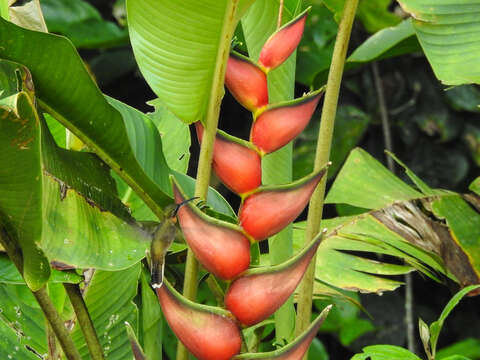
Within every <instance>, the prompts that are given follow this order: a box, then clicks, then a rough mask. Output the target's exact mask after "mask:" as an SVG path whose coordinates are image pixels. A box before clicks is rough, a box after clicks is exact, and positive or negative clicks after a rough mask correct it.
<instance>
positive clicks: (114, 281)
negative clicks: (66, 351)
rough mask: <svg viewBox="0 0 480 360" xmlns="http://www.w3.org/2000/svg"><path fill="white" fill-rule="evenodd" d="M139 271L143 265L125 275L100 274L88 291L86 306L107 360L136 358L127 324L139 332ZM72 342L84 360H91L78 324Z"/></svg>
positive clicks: (94, 277)
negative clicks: (133, 353) (127, 331)
mask: <svg viewBox="0 0 480 360" xmlns="http://www.w3.org/2000/svg"><path fill="white" fill-rule="evenodd" d="M140 270H141V264H136V265H134V266H132V267H130V268H128V269H125V270H122V271H115V272H111V271H100V270H99V271H96V272H95V274H94V275H93V278H92V280H91V282H90V284H89V285H88V287H87V290H86V294H85V303H86V305H87V308H88V312H89V314H90V317H91V319H92V321H93V325H94V326H95V330H96V331H97V334H98V337H99V341H100V344H101V345H102V348H103V351H104V354H105V358H106V359H107V360H123V359H125V360H131V359H132V358H133V356H132V349H131V347H130V342H129V341H128V337H127V334H126V332H125V322H128V323H129V324H131V325H132V326H133V327H134V328H135V329H136V328H137V324H138V309H137V306H136V305H135V304H134V303H133V301H132V300H133V298H134V297H135V296H136V294H137V287H138V280H139V277H140ZM72 338H73V341H74V342H75V345H76V346H77V348H78V350H79V352H80V355H81V356H82V359H90V355H89V353H88V348H87V345H86V343H85V339H84V338H83V335H82V332H81V330H80V327H79V326H78V324H77V325H76V326H75V328H74V329H73V332H72Z"/></svg>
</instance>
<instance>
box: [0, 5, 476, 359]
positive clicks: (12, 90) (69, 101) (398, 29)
mask: <svg viewBox="0 0 480 360" xmlns="http://www.w3.org/2000/svg"><path fill="white" fill-rule="evenodd" d="M389 3H390V2H389V1H380V0H378V1H376V2H375V4H376V5H378V6H377V7H376V6H375V5H373V6H372V5H371V4H370V3H367V2H366V1H360V2H359V1H358V0H346V1H331V0H328V1H327V0H325V1H323V2H322V4H319V3H317V2H313V9H310V8H308V7H306V6H304V4H302V2H301V1H298V0H286V1H278V0H222V1H218V0H204V1H201V2H200V3H199V2H197V1H190V0H188V1H182V2H173V1H167V0H155V1H154V0H128V1H127V2H126V13H127V24H128V37H127V30H126V29H125V28H123V27H122V25H121V24H119V25H117V24H114V23H112V22H107V21H104V20H102V18H101V16H100V14H99V13H98V12H97V11H96V10H95V9H94V8H93V7H92V6H90V5H88V3H86V2H84V1H81V0H76V1H71V2H68V4H67V3H66V2H62V1H54V0H49V1H47V0H43V1H41V2H40V1H38V0H32V1H27V2H18V3H17V2H15V1H7V0H1V1H0V10H1V13H0V14H1V17H2V18H0V84H1V87H0V143H1V144H2V149H3V150H4V151H3V152H2V154H1V155H0V244H1V245H2V247H3V248H2V254H1V257H0V261H1V264H0V283H1V284H0V291H1V292H2V296H1V300H0V309H1V310H2V311H1V313H0V330H1V334H2V338H3V339H5V346H2V347H0V355H1V356H2V358H22V359H36V358H38V357H42V356H43V354H45V353H48V358H50V359H57V358H60V357H62V356H64V357H66V358H67V359H82V358H91V359H104V358H108V359H131V358H132V355H133V356H134V357H135V358H136V359H151V360H156V359H161V358H162V357H163V356H165V355H166V356H167V357H169V358H173V357H174V356H176V358H177V359H179V360H182V359H187V358H188V356H189V355H188V353H189V352H190V353H192V354H193V355H194V356H195V357H196V358H198V359H231V358H234V359H267V358H268V359H301V358H303V357H304V356H305V354H306V353H307V351H308V348H309V346H310V344H311V343H312V341H314V339H315V336H316V333H317V331H318V329H319V327H320V325H321V324H322V322H323V321H324V320H325V318H326V316H327V314H328V313H329V311H330V309H331V306H326V307H325V308H324V309H320V310H321V311H320V313H319V314H318V315H316V316H315V320H314V321H313V322H312V321H311V319H312V301H313V299H314V298H323V299H325V298H326V299H329V302H333V299H341V300H342V301H347V302H351V303H353V304H356V305H357V306H359V304H358V302H357V301H356V300H355V299H353V298H352V297H349V296H348V295H346V294H345V292H344V290H350V291H351V290H355V291H360V292H373V293H382V292H385V291H393V290H395V289H396V288H398V287H399V286H400V285H401V282H400V281H398V280H396V279H392V278H390V276H396V275H404V274H408V273H410V272H411V271H413V270H418V271H419V272H421V273H423V274H425V275H426V276H428V277H430V278H432V279H434V280H436V281H439V282H442V281H446V279H448V281H453V282H456V283H458V284H459V285H460V286H461V287H465V289H464V290H462V291H461V292H460V293H459V295H457V296H456V297H454V299H453V300H452V301H453V303H452V304H451V305H449V306H447V308H448V309H451V308H452V307H453V306H454V305H455V304H456V303H457V302H458V301H459V299H460V297H461V296H463V295H465V294H466V293H468V292H469V293H470V295H475V294H476V293H477V292H478V288H473V287H468V286H469V285H471V284H476V283H478V282H479V274H480V267H479V258H480V254H479V249H480V244H479V239H480V233H479V231H480V230H479V229H480V215H479V213H478V211H479V208H480V201H479V195H480V191H479V178H477V179H476V180H474V181H473V182H472V183H471V185H470V190H471V193H469V194H461V193H457V192H453V191H447V190H439V189H433V188H431V187H430V186H428V185H427V184H426V183H425V182H424V181H422V180H421V179H420V178H419V177H418V176H417V175H415V174H414V173H413V172H412V171H411V170H410V169H409V168H408V167H407V166H406V165H405V164H403V163H402V162H401V161H400V160H398V159H397V158H396V157H395V155H393V154H391V153H389V156H390V159H391V160H389V161H391V162H392V164H393V161H396V162H397V163H398V165H399V166H400V167H401V168H403V169H404V170H405V178H408V179H409V180H410V182H411V183H412V185H408V184H406V183H405V182H404V181H402V180H400V179H399V178H398V177H396V176H395V175H394V174H393V173H392V172H390V171H389V170H387V169H386V168H385V167H383V165H381V164H380V163H379V162H378V161H377V160H375V159H374V158H373V157H372V156H371V155H369V154H368V153H367V152H365V151H364V150H361V149H358V148H357V149H353V150H352V151H350V150H351V149H352V148H353V147H354V146H355V144H356V142H357V141H358V140H359V138H360V136H361V133H363V131H364V130H362V129H364V128H365V126H366V125H365V124H366V123H368V120H367V121H365V120H362V121H363V122H362V121H360V122H361V123H359V125H358V126H359V127H358V128H359V129H360V130H358V133H357V134H356V137H354V138H353V139H351V140H350V142H349V143H348V144H346V145H345V144H342V145H341V146H340V148H341V147H342V146H343V148H342V149H341V152H336V149H338V148H339V146H338V144H337V143H336V142H335V141H337V142H338V141H340V140H338V139H339V137H335V140H334V122H335V118H336V115H337V108H338V97H339V92H340V85H341V80H342V75H343V70H344V66H345V65H346V66H347V67H348V68H349V69H355V67H359V66H361V65H362V64H364V63H368V62H372V61H374V60H378V59H381V58H386V57H392V56H398V55H400V54H404V53H408V52H412V51H418V50H419V49H420V46H421V49H423V51H424V52H425V54H426V56H427V58H428V60H429V62H430V64H431V65H432V67H433V69H434V71H435V74H436V76H437V77H438V78H439V79H440V80H441V81H442V82H444V83H445V84H447V85H459V84H463V83H472V82H473V83H477V82H478V66H477V64H476V63H475V61H474V58H475V57H474V55H475V54H477V53H478V51H479V48H478V44H476V43H475V42H470V41H467V40H468V39H467V37H466V35H465V33H466V29H468V28H469V26H471V27H472V28H475V27H476V26H477V23H476V20H475V14H473V15H471V16H470V15H465V14H467V13H469V12H470V11H472V12H473V13H474V12H475V11H477V10H478V9H477V8H478V7H479V5H478V4H477V0H469V1H463V2H459V1H456V0H442V1H439V2H438V4H437V5H435V6H433V5H432V6H426V3H427V2H426V1H423V0H408V1H407V0H402V1H400V3H401V5H402V7H403V9H404V10H405V11H406V12H408V13H411V14H412V15H413V16H412V17H413V19H412V20H410V19H409V20H404V21H403V22H401V21H400V19H399V18H398V17H396V16H394V15H393V14H391V13H390V12H389V11H388V10H387V6H388V4H389ZM454 5H455V6H454ZM118 6H119V7H118V8H121V4H119V5H118ZM456 6H458V7H459V10H458V11H457V10H455V9H456ZM304 8H305V10H303V9H304ZM327 9H328V10H327ZM309 11H311V12H313V14H314V16H311V18H312V21H311V22H310V23H309V20H308V19H309V17H308V12H309ZM330 11H331V12H330ZM120 13H121V11H120ZM319 14H320V15H319ZM375 14H377V15H378V14H381V15H382V16H381V17H380V18H381V19H382V21H383V22H380V21H375V16H377V15H375ZM356 15H358V18H359V20H360V21H361V22H362V23H363V24H364V26H365V28H366V29H367V31H369V32H375V34H374V35H372V37H371V38H369V39H367V40H366V41H365V42H364V43H363V44H361V45H360V46H359V47H358V48H357V49H356V50H355V51H354V52H353V53H352V54H351V55H350V57H348V58H347V56H346V55H347V50H348V47H349V46H348V45H349V41H350V34H351V31H352V26H353V23H354V19H355V16H356ZM319 16H321V17H320V18H322V17H324V18H325V19H330V20H331V21H330V22H328V21H327V22H326V25H325V26H323V25H322V24H318V18H319ZM118 18H119V19H120V18H121V15H118ZM67 19H71V20H68V21H67ZM335 21H338V22H339V26H338V31H337V26H336V24H335ZM312 24H313V25H312ZM452 24H453V25H452ZM387 26H392V27H391V28H387V29H385V27H387ZM305 28H306V29H307V30H306V31H307V33H306V36H305V37H304V40H303V44H308V41H312V39H314V40H313V41H315V39H316V38H317V39H318V37H315V36H313V35H311V34H312V31H314V30H312V29H317V30H318V29H321V30H319V31H321V32H322V34H323V35H325V34H327V35H328V36H326V37H324V39H326V38H329V40H328V41H327V40H323V45H324V47H323V48H320V49H316V48H315V47H314V46H313V45H312V46H310V47H306V46H302V45H301V44H302V43H301V38H302V34H303V33H304V32H305ZM48 31H50V33H49V32H48ZM315 31H316V30H315ZM52 32H55V33H61V34H63V35H65V36H67V37H68V39H67V38H66V37H63V36H58V35H54V34H52ZM447 33H448V34H447ZM446 34H447V35H446ZM310 36H312V37H311V38H310ZM333 38H335V41H333ZM69 39H70V40H69ZM127 39H129V40H130V42H131V45H132V48H133V52H134V55H135V59H136V62H137V64H138V67H139V69H140V71H141V73H142V74H143V76H144V78H145V80H146V82H147V83H148V84H149V86H150V87H151V89H152V90H153V91H154V93H155V94H156V96H157V97H158V99H155V100H153V101H152V102H151V103H150V104H151V105H152V106H153V107H154V108H155V111H154V112H153V113H150V114H145V113H143V112H140V111H139V110H137V109H135V108H133V107H130V106H128V105H126V104H125V103H123V102H120V101H118V100H116V99H113V98H111V97H108V96H106V95H104V94H103V93H102V92H101V91H100V89H99V87H98V86H97V83H96V79H95V77H94V76H92V74H91V72H90V71H89V69H88V68H87V67H86V66H85V64H84V62H83V60H82V58H81V57H80V56H79V54H78V52H77V48H79V49H81V48H89V49H91V48H102V49H106V48H111V47H114V46H117V45H118V44H125V43H126V42H127V41H128V40H127ZM232 39H234V41H232ZM235 39H236V40H235ZM416 39H418V41H417V40H416ZM299 44H300V47H299ZM439 44H440V45H439ZM447 44H448V45H452V46H444V45H447ZM317 45H318V44H316V45H315V46H317ZM453 45H455V46H453ZM297 48H298V49H299V51H298V53H299V54H300V55H301V56H300V59H303V61H304V60H305V59H307V58H308V56H309V55H310V56H311V55H312V54H313V55H315V54H314V51H318V50H321V51H323V54H327V57H326V58H327V60H328V61H324V60H322V61H320V63H316V62H314V65H311V64H309V66H305V67H302V66H299V69H298V70H299V71H297V78H298V79H299V80H300V81H302V82H303V83H304V84H306V85H308V86H310V88H311V90H312V91H310V92H308V93H306V94H303V96H301V97H299V98H297V99H293V98H294V82H295V66H296V58H295V54H296V53H297ZM312 49H313V50H312ZM315 49H316V50H315ZM309 52H310V53H309ZM464 53H472V54H473V55H472V56H461V55H462V54H464ZM302 54H303V55H302ZM445 57H446V59H447V61H445ZM330 59H331V64H330ZM317 61H318V60H317ZM327 71H328V75H327ZM325 81H326V86H325V87H324V86H323V85H324V83H325ZM224 83H225V85H226V87H227V89H228V91H229V93H231V94H232V95H233V97H234V98H235V99H236V100H237V101H238V103H240V104H241V106H243V107H244V108H245V109H246V110H248V111H249V112H251V117H252V120H253V122H252V125H251V128H250V136H249V140H248V141H247V140H243V139H241V138H239V137H235V136H232V135H230V134H228V133H226V132H224V131H221V130H218V121H219V114H220V106H221V103H222V98H223V96H224V93H225V90H224ZM323 91H325V95H324V99H323V105H322V106H323V108H322V111H321V120H320V126H319V128H318V136H315V139H316V145H315V147H316V150H315V153H316V155H315V158H314V159H311V163H309V168H308V170H305V169H301V170H300V172H301V173H302V176H295V178H296V179H295V181H294V178H293V176H292V164H293V163H292V161H293V160H292V159H293V158H294V157H296V156H299V155H300V156H301V152H300V151H299V149H298V147H297V148H296V149H295V151H294V147H293V140H294V139H296V138H299V137H301V136H302V132H303V131H304V130H305V129H306V128H307V132H308V129H309V128H310V126H312V125H314V124H310V125H309V122H311V121H310V120H311V118H312V117H315V109H316V106H317V104H318V103H319V102H320V97H321V94H322V93H323ZM456 99H458V98H456ZM463 106H465V105H463ZM352 113H353V114H354V115H355V114H356V113H355V111H352V110H351V109H350V110H347V111H346V116H345V115H344V114H345V113H344V112H343V110H342V108H340V110H339V111H338V114H339V117H340V118H341V117H342V116H344V118H348V117H349V116H350V115H352ZM357 115H358V114H357ZM353 117H354V118H355V116H353ZM357 117H358V116H357ZM337 121H339V120H338V119H337ZM418 121H419V122H421V120H418ZM192 123H195V132H196V134H197V138H198V140H199V143H200V146H201V148H200V155H199V162H198V168H197V174H196V176H195V177H190V176H188V175H187V168H188V162H189V158H190V150H189V147H190V133H189V128H188V124H192ZM311 123H313V121H312V122H311ZM341 124H342V123H341V122H340V124H339V125H340V127H339V128H340V129H348V126H349V125H348V123H347V125H346V126H345V127H342V126H341ZM344 124H345V123H344ZM337 129H338V128H337ZM336 131H338V130H336ZM445 133H447V131H446V132H445ZM299 143H301V142H299ZM332 147H333V148H334V156H333V158H334V159H336V160H337V163H336V164H335V163H334V164H333V168H331V169H330V170H328V167H329V166H330V152H331V149H332ZM349 152H350V154H349V155H348V157H347V154H348V153H349ZM345 158H346V160H345V163H344V165H343V167H342V168H341V170H340V164H341V163H342V162H343V160H344V159H345ZM303 164H305V162H303ZM312 168H313V169H312ZM211 169H213V170H214V172H215V174H216V176H217V177H218V179H220V181H221V182H223V184H224V185H225V186H226V188H228V189H229V190H230V191H231V192H233V193H234V194H236V195H238V197H239V198H240V208H239V211H238V213H235V212H234V211H233V210H232V207H231V205H230V204H229V202H228V201H227V200H225V198H224V197H223V196H222V195H221V194H220V193H219V192H217V191H216V190H215V189H214V188H212V187H210V186H209V184H210V178H211ZM337 171H338V175H337V176H336V178H335V180H334V182H333V185H332V186H331V188H330V191H329V193H328V196H327V197H326V198H325V199H324V197H325V196H324V195H325V190H326V182H327V176H326V175H327V172H329V174H330V176H331V175H333V174H335V173H336V172H337ZM296 173H297V174H298V172H296ZM309 202H310V205H309V208H308V218H307V220H306V221H300V222H296V223H293V221H294V220H296V219H297V218H298V216H299V215H300V214H301V213H302V211H303V210H304V208H305V207H306V206H307V204H308V203H309ZM324 202H325V203H333V204H337V206H338V209H339V213H341V212H342V210H341V209H342V206H343V209H344V210H343V211H344V212H343V215H345V216H339V217H335V218H332V219H322V212H323V204H324ZM345 209H346V210H345ZM346 212H348V213H346ZM347 215H348V216H347ZM177 219H178V223H179V227H176V225H175V223H176V220H177ZM321 229H322V230H321ZM323 229H324V230H323ZM180 230H181V231H180ZM267 238H268V241H264V240H266V239H267ZM164 271H165V275H164V274H163V272H164ZM302 279H303V280H302ZM301 281H302V283H301V285H300V287H299V288H298V289H297V286H298V285H299V283H300V282H301ZM296 289H297V290H296ZM180 290H181V291H180ZM181 292H182V293H181ZM32 295H33V296H32ZM295 303H296V307H295V306H294V304H295ZM446 315H448V313H445V314H442V316H441V320H440V321H439V322H438V323H434V324H432V325H431V326H430V328H429V329H428V331H427V330H426V329H427V327H426V325H424V324H423V325H421V326H420V330H421V331H420V333H421V337H422V340H423V341H424V344H425V349H426V352H427V355H428V356H429V359H434V358H435V353H436V344H437V340H438V334H439V331H440V328H441V323H442V322H443V319H444V318H445V317H446ZM165 320H166V322H167V323H168V325H169V328H167V327H166V326H165ZM170 329H171V331H173V333H174V334H175V336H176V337H177V338H178V339H179V340H180V342H179V344H178V347H177V349H176V350H175V347H174V346H172V345H171V343H172V342H171V341H170V339H171V338H170V337H171V336H172V333H171V332H170ZM271 333H274V336H275V343H274V344H272V341H271V340H270V339H269V338H268V337H269V336H270V334H271ZM427 335H428V336H427ZM182 344H183V345H182ZM372 349H373V350H372ZM382 349H383V350H385V348H382ZM382 349H381V350H382ZM370 350H372V351H377V350H378V348H374V347H372V348H366V349H365V354H362V355H356V356H355V357H354V358H362V357H361V356H364V358H365V357H368V356H370V357H372V356H377V355H375V354H373V353H372V351H370ZM383 350H382V351H383ZM175 351H176V355H175ZM395 351H404V352H405V353H406V350H398V349H396V350H395ZM62 353H63V354H62ZM409 354H411V353H409ZM359 356H360V357H359ZM382 356H383V355H382ZM408 356H416V355H413V354H411V355H408ZM412 358H413V357H412ZM415 358H416V357H415Z"/></svg>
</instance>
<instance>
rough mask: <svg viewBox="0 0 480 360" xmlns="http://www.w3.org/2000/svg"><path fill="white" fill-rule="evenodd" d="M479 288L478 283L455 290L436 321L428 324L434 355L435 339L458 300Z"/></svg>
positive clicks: (433, 353) (436, 339)
mask: <svg viewBox="0 0 480 360" xmlns="http://www.w3.org/2000/svg"><path fill="white" fill-rule="evenodd" d="M479 288H480V285H471V286H467V287H466V288H464V289H462V290H460V291H459V292H457V293H456V294H455V295H454V296H453V297H452V298H451V299H450V301H449V302H448V304H447V305H445V308H444V309H443V311H442V313H441V314H440V317H439V318H438V320H437V321H434V322H433V323H431V324H430V334H431V338H430V344H431V347H432V355H433V356H434V357H435V353H436V348H437V341H438V337H439V336H440V331H441V330H442V327H443V324H444V322H445V320H446V318H447V317H448V315H450V313H451V312H452V310H453V309H454V308H455V306H457V305H458V303H459V302H460V300H462V298H463V297H464V296H465V295H467V294H468V293H470V292H473V291H474V290H478V289H479Z"/></svg>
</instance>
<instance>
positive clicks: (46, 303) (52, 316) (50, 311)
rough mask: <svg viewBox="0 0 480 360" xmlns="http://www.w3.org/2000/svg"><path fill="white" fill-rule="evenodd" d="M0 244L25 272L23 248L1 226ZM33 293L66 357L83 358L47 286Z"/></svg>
mask: <svg viewBox="0 0 480 360" xmlns="http://www.w3.org/2000/svg"><path fill="white" fill-rule="evenodd" d="M0 244H1V245H2V246H3V248H4V249H5V251H6V252H7V255H8V257H9V258H10V260H12V262H13V264H14V265H15V267H16V268H17V269H18V272H19V273H20V274H23V258H22V250H21V249H20V247H18V245H17V244H16V243H15V242H13V241H12V240H11V239H10V238H9V236H8V235H7V233H6V232H5V231H4V230H3V229H2V228H1V227H0ZM32 294H33V296H34V297H35V299H36V300H37V302H38V304H39V305H40V308H41V309H42V311H43V314H44V315H45V317H46V319H47V321H48V322H49V324H50V326H51V327H52V330H53V332H54V333H55V336H56V337H57V339H58V342H59V343H60V346H61V347H62V349H63V353H64V354H65V356H66V358H67V359H68V360H81V359H82V358H81V357H80V353H79V352H78V350H77V348H76V347H75V344H74V343H73V341H72V338H71V337H70V333H69V332H68V330H67V329H66V328H65V325H63V320H62V319H61V317H60V315H59V314H58V312H57V309H56V308H55V306H54V305H53V303H52V300H50V298H49V297H48V293H47V290H46V287H43V288H41V289H40V290H38V291H32Z"/></svg>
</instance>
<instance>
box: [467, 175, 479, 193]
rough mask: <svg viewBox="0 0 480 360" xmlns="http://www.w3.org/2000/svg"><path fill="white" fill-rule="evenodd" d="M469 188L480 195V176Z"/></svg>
mask: <svg viewBox="0 0 480 360" xmlns="http://www.w3.org/2000/svg"><path fill="white" fill-rule="evenodd" d="M468 188H469V189H470V190H471V191H473V192H474V193H475V194H477V195H480V176H479V177H477V178H476V179H475V180H473V181H472V183H471V184H470V185H469V186H468Z"/></svg>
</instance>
